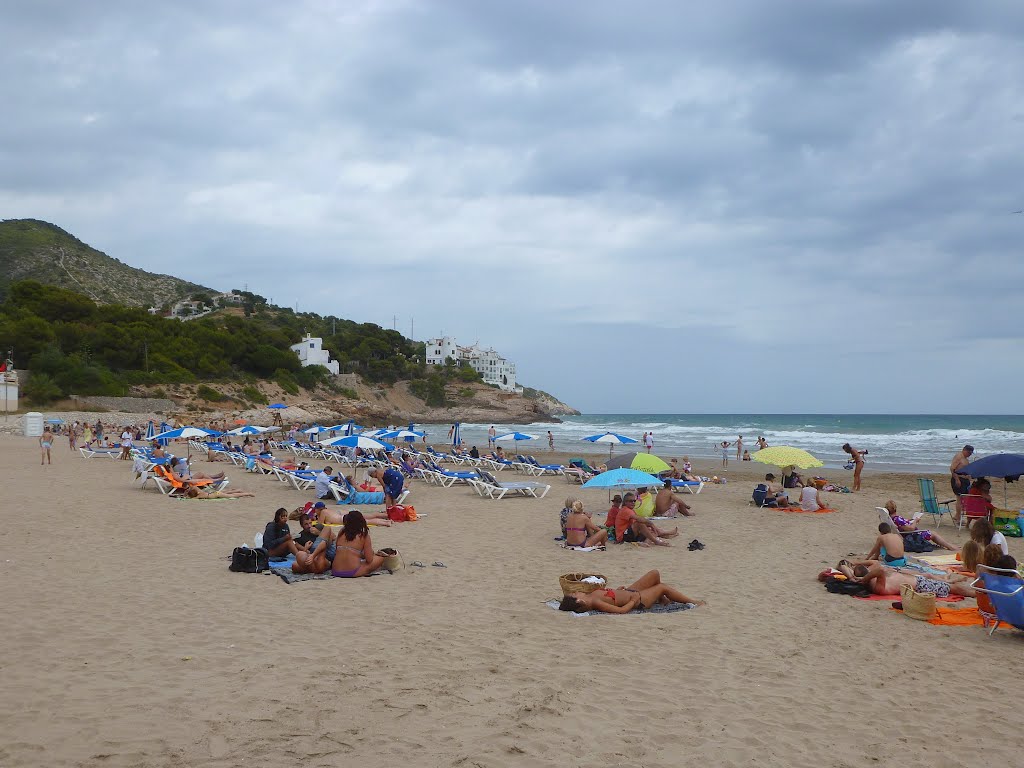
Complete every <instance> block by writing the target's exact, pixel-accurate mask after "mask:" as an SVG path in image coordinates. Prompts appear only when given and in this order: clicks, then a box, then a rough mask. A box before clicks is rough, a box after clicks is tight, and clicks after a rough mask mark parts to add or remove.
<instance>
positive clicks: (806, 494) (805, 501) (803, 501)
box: [800, 485, 818, 512]
mask: <svg viewBox="0 0 1024 768" xmlns="http://www.w3.org/2000/svg"><path fill="white" fill-rule="evenodd" d="M800 509H802V510H803V511H804V512H817V511H818V489H817V488H815V487H814V486H813V485H805V486H804V489H803V490H802V491H800Z"/></svg>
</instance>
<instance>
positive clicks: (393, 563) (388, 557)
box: [377, 547, 405, 573]
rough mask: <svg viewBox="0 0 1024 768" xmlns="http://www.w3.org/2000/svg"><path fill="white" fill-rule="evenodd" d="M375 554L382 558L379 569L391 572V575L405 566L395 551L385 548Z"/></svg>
mask: <svg viewBox="0 0 1024 768" xmlns="http://www.w3.org/2000/svg"><path fill="white" fill-rule="evenodd" d="M377 554H380V555H383V556H384V564H383V565H382V566H381V568H384V569H385V570H388V571H391V572H392V573H394V572H395V571H397V570H398V569H399V568H401V567H402V566H403V565H405V563H404V562H403V560H402V556H401V555H400V554H399V553H398V550H397V549H392V548H391V547H385V548H384V549H382V550H380V552H378V553H377Z"/></svg>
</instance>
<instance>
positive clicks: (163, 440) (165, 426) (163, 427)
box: [153, 421, 171, 445]
mask: <svg viewBox="0 0 1024 768" xmlns="http://www.w3.org/2000/svg"><path fill="white" fill-rule="evenodd" d="M170 428H171V425H170V424H168V423H167V422H166V421H161V422H160V431H161V432H166V431H167V430H168V429H170ZM153 439H156V435H153ZM157 442H159V443H160V445H167V443H168V442H170V441H169V440H168V439H167V438H166V437H164V438H161V439H160V440H158V441H157Z"/></svg>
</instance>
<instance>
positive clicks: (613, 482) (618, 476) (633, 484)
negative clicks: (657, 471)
mask: <svg viewBox="0 0 1024 768" xmlns="http://www.w3.org/2000/svg"><path fill="white" fill-rule="evenodd" d="M633 442H636V441H635V440H634V441H633ZM658 485H661V481H660V480H659V479H658V478H656V477H655V476H654V475H649V474H648V473H646V472H641V471H640V470H638V469H626V468H625V467H621V468H619V469H610V470H608V471H607V472H602V473H601V474H599V475H595V476H594V477H592V478H590V479H589V480H587V482H585V483H584V484H583V487H584V488H643V487H649V486H658Z"/></svg>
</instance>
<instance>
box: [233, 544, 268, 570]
mask: <svg viewBox="0 0 1024 768" xmlns="http://www.w3.org/2000/svg"><path fill="white" fill-rule="evenodd" d="M228 570H229V571H237V572H238V573H259V572H260V571H269V570H270V557H269V556H268V555H267V550H265V549H264V548H263V547H257V548H256V549H249V547H235V551H234V552H232V553H231V565H229V566H228Z"/></svg>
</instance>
